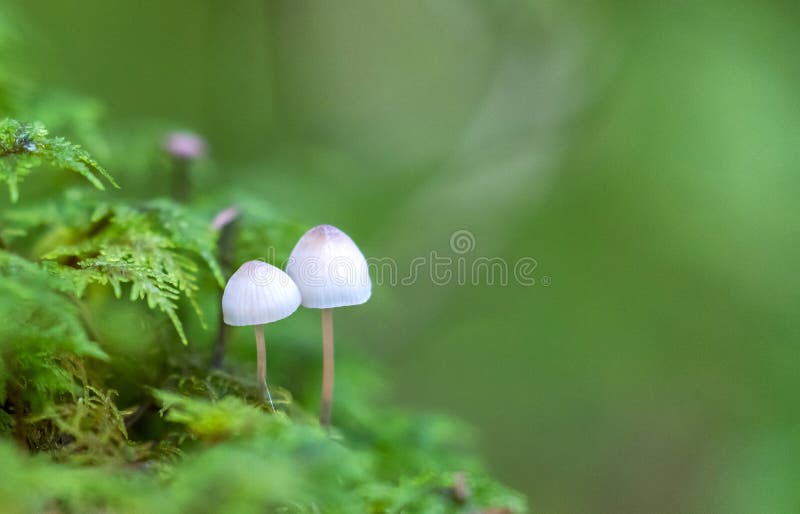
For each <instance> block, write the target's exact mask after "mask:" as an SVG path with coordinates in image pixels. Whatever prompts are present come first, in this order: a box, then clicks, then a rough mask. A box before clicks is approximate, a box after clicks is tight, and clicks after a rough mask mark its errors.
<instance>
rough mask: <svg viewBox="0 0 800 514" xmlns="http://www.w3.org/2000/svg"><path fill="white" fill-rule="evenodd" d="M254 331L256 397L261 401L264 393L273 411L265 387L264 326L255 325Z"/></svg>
mask: <svg viewBox="0 0 800 514" xmlns="http://www.w3.org/2000/svg"><path fill="white" fill-rule="evenodd" d="M255 329H256V352H257V354H258V396H259V399H260V400H263V399H264V393H266V396H267V399H268V400H269V406H270V407H271V408H272V410H273V411H274V410H275V404H274V403H272V395H271V394H269V387H267V345H266V344H265V343H264V325H256V326H255Z"/></svg>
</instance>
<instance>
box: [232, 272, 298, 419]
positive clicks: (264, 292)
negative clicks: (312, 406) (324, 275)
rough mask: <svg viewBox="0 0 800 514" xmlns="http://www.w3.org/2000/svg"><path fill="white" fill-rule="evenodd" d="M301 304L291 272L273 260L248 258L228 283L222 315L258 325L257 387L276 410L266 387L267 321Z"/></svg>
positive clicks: (241, 323)
mask: <svg viewBox="0 0 800 514" xmlns="http://www.w3.org/2000/svg"><path fill="white" fill-rule="evenodd" d="M299 306H300V291H299V290H298V289H297V286H296V285H295V283H294V282H293V281H292V279H291V278H289V276H288V275H287V274H286V273H284V272H283V271H281V270H280V269H278V268H276V267H275V266H273V265H271V264H267V263H266V262H262V261H248V262H245V263H244V264H242V265H241V266H240V267H239V269H238V270H236V273H234V274H233V275H232V276H231V278H230V279H228V283H227V284H226V285H225V292H224V293H222V317H223V320H224V321H225V323H227V324H228V325H232V326H236V327H241V326H250V325H254V326H255V332H256V351H257V354H258V367H257V370H258V389H259V396H260V398H261V399H263V398H264V394H265V393H266V397H267V399H268V400H269V404H270V407H272V410H275V404H273V403H272V395H271V394H270V393H269V388H268V387H267V350H266V346H265V344H264V325H265V324H266V323H272V322H273V321H278V320H280V319H283V318H285V317H287V316H289V315H291V314H292V313H293V312H294V311H296V310H297V308H298V307H299Z"/></svg>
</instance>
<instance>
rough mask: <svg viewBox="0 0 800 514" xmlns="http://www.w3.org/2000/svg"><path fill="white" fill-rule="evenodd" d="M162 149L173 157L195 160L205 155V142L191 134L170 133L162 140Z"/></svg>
mask: <svg viewBox="0 0 800 514" xmlns="http://www.w3.org/2000/svg"><path fill="white" fill-rule="evenodd" d="M164 149H165V150H166V151H167V152H169V153H170V154H171V155H174V156H175V157H182V158H184V159H197V158H199V157H203V156H205V154H206V141H205V139H203V138H202V137H200V136H198V135H197V134H193V133H191V132H170V133H169V134H167V137H166V138H165V139H164Z"/></svg>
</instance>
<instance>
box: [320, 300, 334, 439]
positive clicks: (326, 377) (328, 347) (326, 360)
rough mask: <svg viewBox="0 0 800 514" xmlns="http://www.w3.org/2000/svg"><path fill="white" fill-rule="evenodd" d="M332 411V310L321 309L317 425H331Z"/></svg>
mask: <svg viewBox="0 0 800 514" xmlns="http://www.w3.org/2000/svg"><path fill="white" fill-rule="evenodd" d="M332 409H333V309H322V403H321V405H320V412H319V423H320V425H322V426H324V427H326V428H327V427H329V426H330V424H331V411H332Z"/></svg>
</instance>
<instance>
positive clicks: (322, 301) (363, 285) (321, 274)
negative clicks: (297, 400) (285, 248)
mask: <svg viewBox="0 0 800 514" xmlns="http://www.w3.org/2000/svg"><path fill="white" fill-rule="evenodd" d="M286 273H288V274H289V276H290V277H292V279H293V280H294V281H295V283H296V284H297V287H298V288H299V289H300V293H301V295H302V297H303V306H304V307H309V308H312V309H322V355H323V358H322V401H321V405H320V416H319V421H320V424H321V425H322V426H325V427H327V426H329V425H330V422H331V410H332V408H333V310H332V309H333V308H335V307H345V306H348V305H359V304H362V303H364V302H366V301H367V300H369V297H370V295H371V294H372V282H371V281H370V279H369V269H368V267H367V261H366V259H364V255H363V254H362V253H361V250H359V249H358V247H357V246H356V244H355V243H354V242H353V240H352V239H350V237H349V236H348V235H347V234H345V233H344V232H342V231H341V230H339V229H338V228H336V227H333V226H331V225H319V226H317V227H314V228H312V229H311V230H309V231H308V232H306V233H305V234H304V235H303V237H301V238H300V240H299V241H298V242H297V245H295V247H294V250H292V253H291V255H290V256H289V262H288V264H287V265H286Z"/></svg>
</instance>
